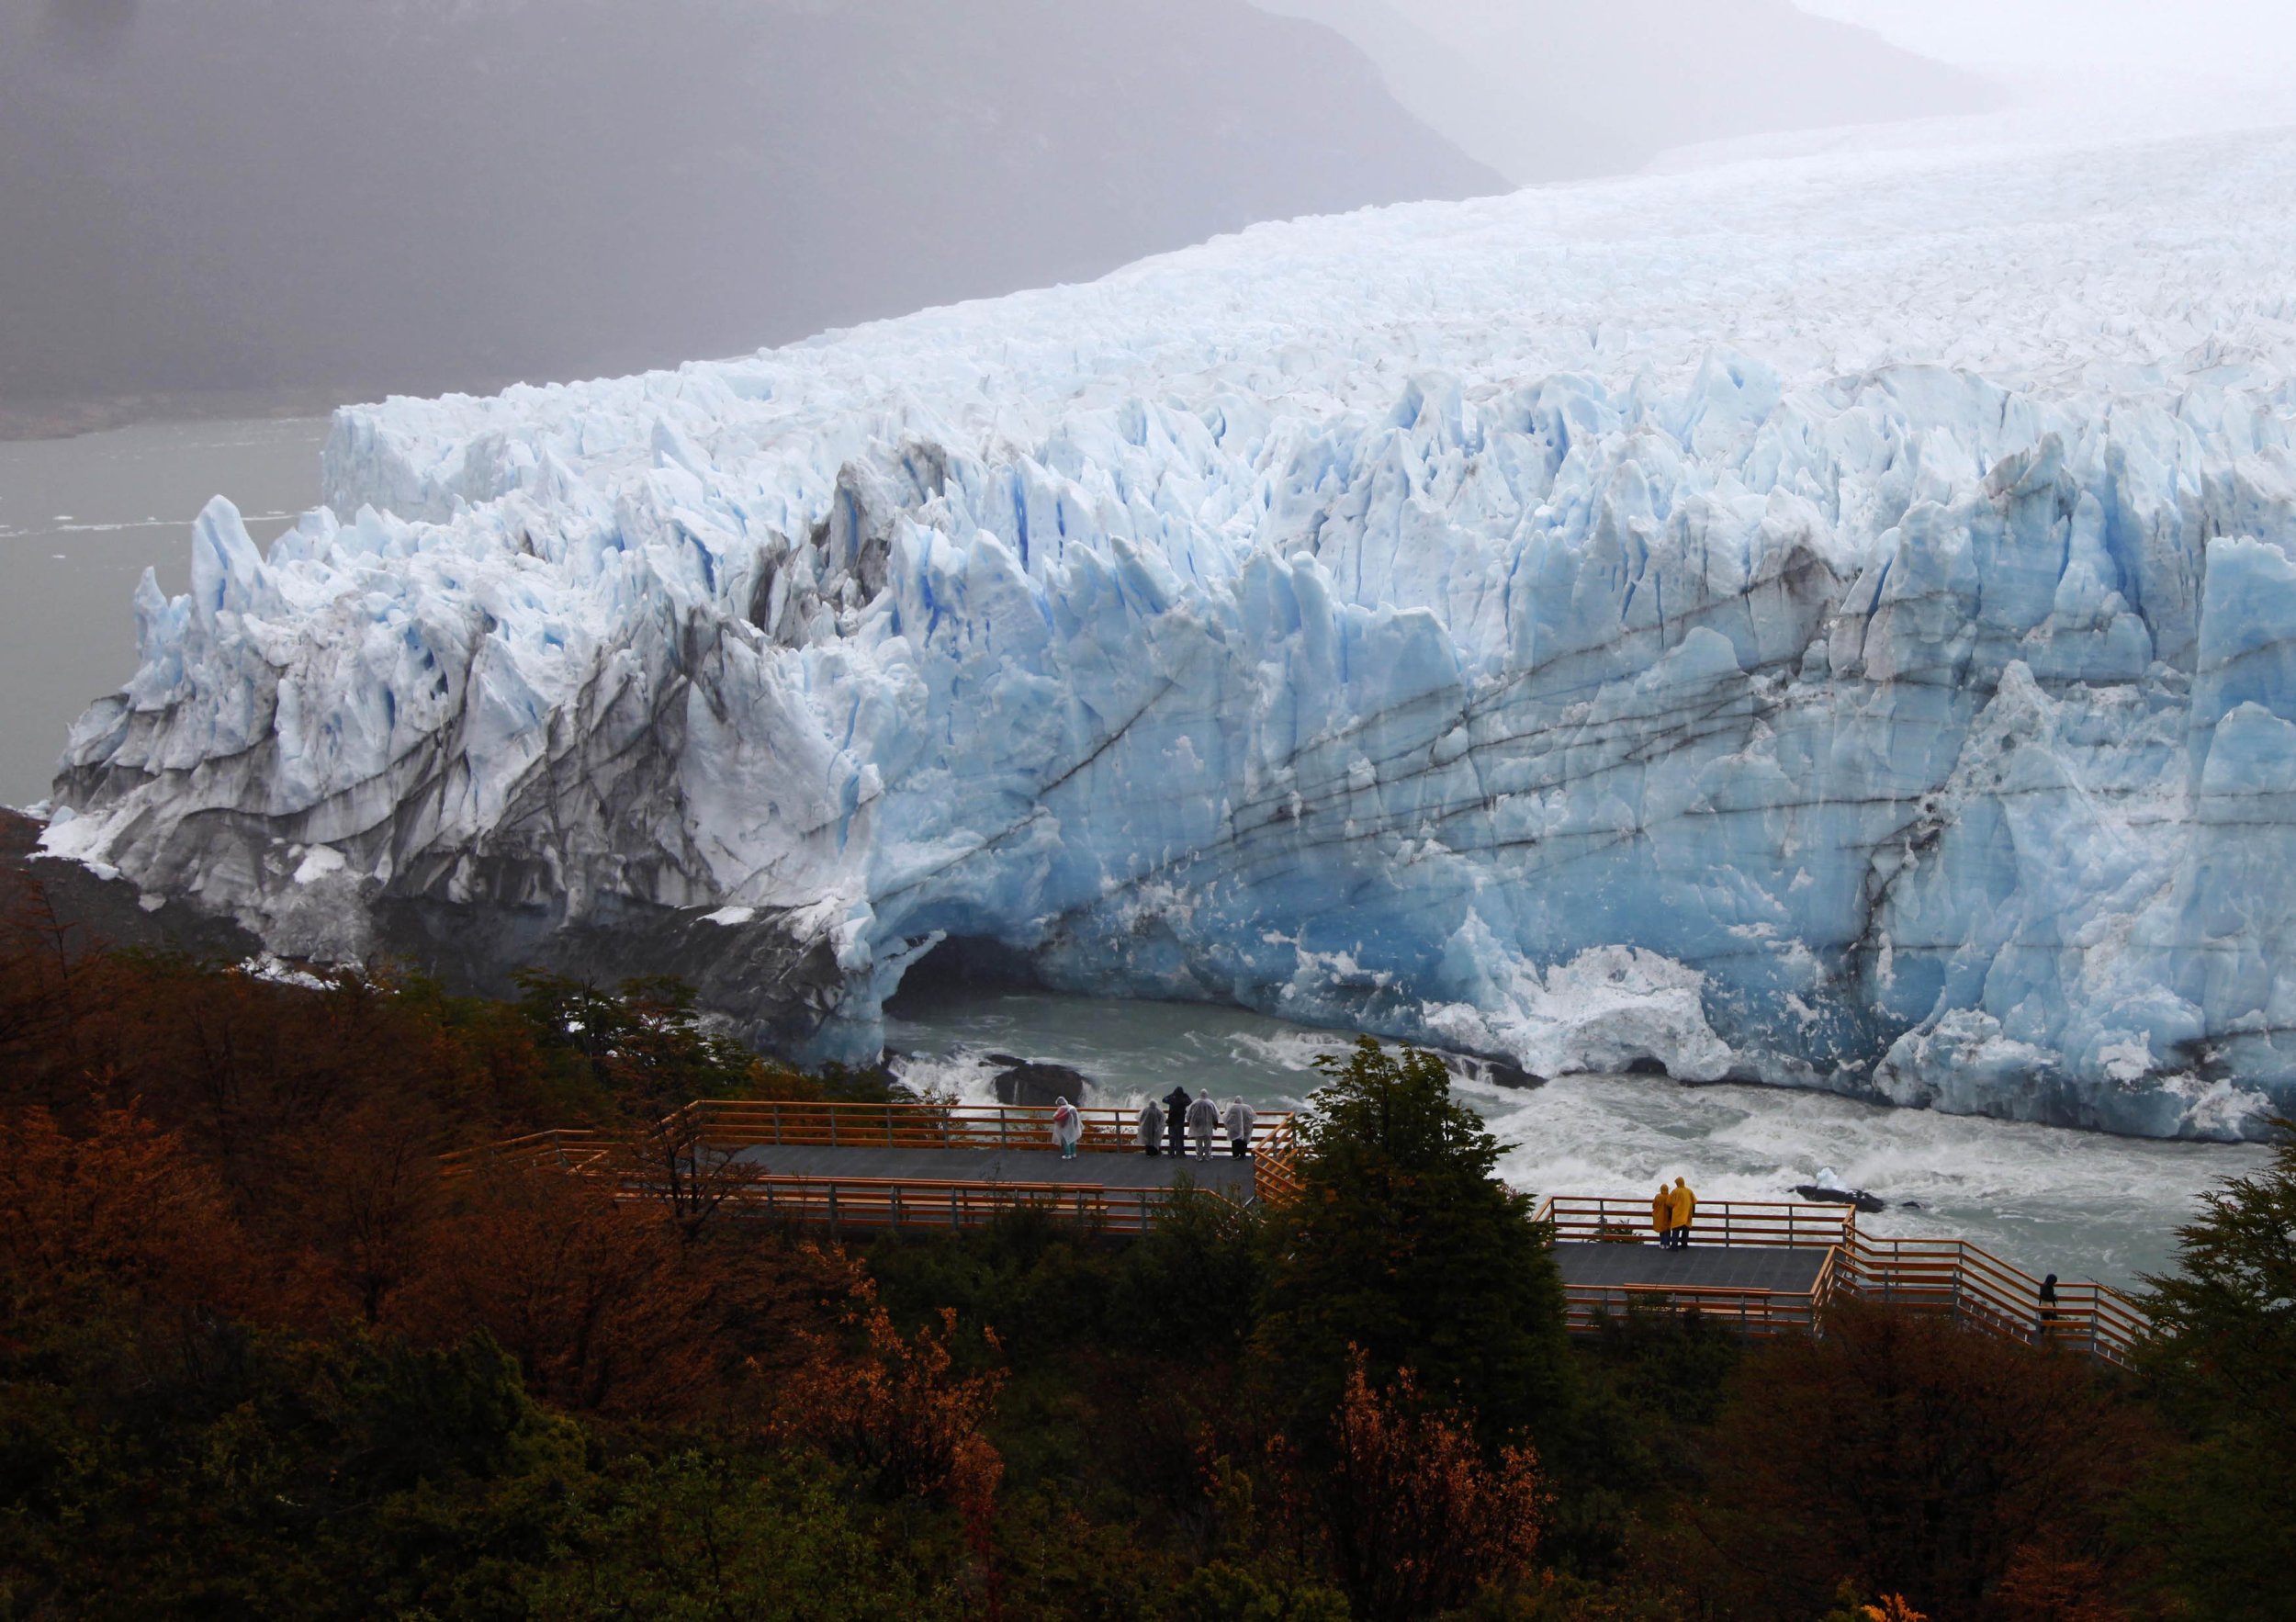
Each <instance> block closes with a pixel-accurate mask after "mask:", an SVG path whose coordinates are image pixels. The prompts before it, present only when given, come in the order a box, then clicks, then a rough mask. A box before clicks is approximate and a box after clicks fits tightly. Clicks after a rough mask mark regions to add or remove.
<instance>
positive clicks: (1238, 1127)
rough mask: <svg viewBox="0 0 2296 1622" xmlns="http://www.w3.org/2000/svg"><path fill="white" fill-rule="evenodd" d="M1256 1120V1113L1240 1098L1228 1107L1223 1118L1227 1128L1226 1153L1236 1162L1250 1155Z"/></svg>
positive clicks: (1257, 1115)
mask: <svg viewBox="0 0 2296 1622" xmlns="http://www.w3.org/2000/svg"><path fill="white" fill-rule="evenodd" d="M1258 1120H1259V1113H1258V1111H1256V1110H1255V1109H1253V1108H1252V1106H1251V1105H1249V1104H1247V1103H1245V1102H1244V1099H1243V1098H1241V1097H1238V1098H1235V1099H1234V1100H1232V1102H1231V1103H1230V1104H1229V1105H1228V1113H1227V1115H1226V1116H1225V1117H1224V1118H1223V1121H1224V1123H1225V1124H1226V1126H1227V1128H1228V1153H1229V1154H1231V1155H1234V1156H1235V1157H1236V1158H1237V1159H1238V1160H1242V1159H1244V1158H1245V1157H1246V1156H1248V1155H1250V1154H1251V1153H1252V1126H1253V1123H1254V1122H1255V1121H1258Z"/></svg>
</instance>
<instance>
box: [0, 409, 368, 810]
mask: <svg viewBox="0 0 2296 1622" xmlns="http://www.w3.org/2000/svg"><path fill="white" fill-rule="evenodd" d="M326 442H327V422H326V420H325V419H324V418H317V419H286V420H280V421H259V422H147V423H141V424H139V425H137V426H135V427H131V428H116V429H112V430H110V431H108V432H107V433H103V434H81V435H79V436H78V437H76V438H73V439H25V440H6V441H0V558H5V559H6V563H7V568H8V572H9V574H10V575H11V576H12V577H13V578H14V580H16V584H15V585H14V586H12V587H10V588H9V589H8V590H7V591H5V592H0V804H5V805H29V804H31V803H32V802H34V801H37V800H44V799H46V798H47V797H48V787H49V783H50V782H51V779H52V778H53V776H54V774H55V770H56V759H57V757H58V756H60V755H61V754H62V753H63V746H64V739H65V737H66V736H67V734H69V732H70V731H71V728H72V723H73V720H74V719H76V718H77V717H78V715H79V714H80V712H81V711H82V710H84V709H85V708H86V707H87V705H88V703H89V701H90V700H92V699H96V698H100V697H101V696H103V695H104V694H105V693H116V692H118V690H119V689H120V688H121V687H123V686H125V685H126V684H127V681H128V678H129V677H130V676H132V675H133V674H135V663H136V654H135V649H136V636H135V615H134V613H133V611H132V609H131V608H130V607H129V603H130V602H131V600H132V599H133V597H134V595H135V590H136V581H137V580H139V579H141V577H142V574H143V571H144V570H145V569H156V570H157V571H158V573H159V580H160V587H161V589H162V590H163V591H167V592H169V593H170V594H171V595H172V594H174V593H175V592H178V591H186V590H187V589H189V587H190V584H191V524H192V520H194V519H195V518H197V517H198V516H199V510H200V509H201V508H202V507H204V506H206V505H207V504H208V500H209V499H210V498H212V497H214V496H218V495H226V496H229V497H231V500H232V501H234V502H235V503H237V504H238V507H239V510H240V512H241V513H242V514H244V515H245V517H246V519H247V528H248V532H249V533H250V534H252V535H253V536H254V537H255V539H256V541H257V542H259V543H261V544H262V545H264V546H269V545H270V544H271V541H272V539H273V538H274V537H275V536H276V535H278V534H279V533H280V532H281V531H283V530H285V529H287V527H288V526H289V525H291V524H293V523H294V522H295V520H296V518H297V517H298V515H299V514H301V513H303V512H305V511H306V510H308V509H310V508H311V507H315V506H317V505H318V504H319V486H320V480H319V453H320V450H321V447H322V446H323V445H325V444H326Z"/></svg>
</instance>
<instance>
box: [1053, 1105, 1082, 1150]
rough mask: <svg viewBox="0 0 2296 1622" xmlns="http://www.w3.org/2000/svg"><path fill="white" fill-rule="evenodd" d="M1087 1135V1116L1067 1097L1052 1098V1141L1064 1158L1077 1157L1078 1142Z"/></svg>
mask: <svg viewBox="0 0 2296 1622" xmlns="http://www.w3.org/2000/svg"><path fill="white" fill-rule="evenodd" d="M1084 1135H1085V1118H1084V1116H1083V1115H1082V1113H1080V1112H1079V1111H1078V1110H1077V1109H1076V1106H1075V1105H1074V1104H1072V1103H1070V1102H1069V1101H1068V1100H1067V1099H1066V1098H1055V1099H1053V1100H1052V1142H1053V1143H1055V1144H1057V1145H1058V1146H1059V1148H1060V1152H1061V1158H1062V1159H1063V1160H1074V1159H1075V1158H1076V1144H1077V1143H1078V1142H1079V1141H1080V1140H1082V1138H1083V1137H1084Z"/></svg>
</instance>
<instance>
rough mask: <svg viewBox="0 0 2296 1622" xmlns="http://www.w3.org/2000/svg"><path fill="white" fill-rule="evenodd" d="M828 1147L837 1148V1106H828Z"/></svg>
mask: <svg viewBox="0 0 2296 1622" xmlns="http://www.w3.org/2000/svg"><path fill="white" fill-rule="evenodd" d="M829 1147H830V1148H832V1149H834V1148H836V1147H837V1106H836V1105H835V1104H832V1105H830V1106H829Z"/></svg>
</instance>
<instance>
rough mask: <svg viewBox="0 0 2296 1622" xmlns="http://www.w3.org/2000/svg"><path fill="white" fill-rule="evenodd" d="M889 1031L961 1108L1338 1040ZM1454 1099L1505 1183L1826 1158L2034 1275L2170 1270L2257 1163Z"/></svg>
mask: <svg viewBox="0 0 2296 1622" xmlns="http://www.w3.org/2000/svg"><path fill="white" fill-rule="evenodd" d="M886 1040H887V1042H888V1044H889V1045H890V1046H892V1047H893V1048H895V1049H897V1050H899V1051H900V1052H901V1053H903V1054H904V1055H905V1056H904V1058H903V1059H902V1060H901V1062H900V1065H899V1067H900V1069H901V1070H902V1073H903V1075H904V1076H905V1077H906V1078H907V1079H908V1080H910V1081H911V1082H912V1083H913V1084H915V1085H918V1086H925V1087H939V1088H941V1089H943V1090H946V1091H950V1092H953V1093H956V1094H957V1095H958V1096H960V1097H962V1098H970V1099H975V1100H986V1099H988V1098H991V1097H992V1096H993V1093H992V1086H991V1083H992V1079H993V1077H994V1076H995V1074H996V1067H995V1066H994V1065H991V1064H986V1063H985V1055H986V1054H988V1053H1012V1054H1015V1055H1018V1056H1019V1057H1021V1058H1027V1059H1040V1060H1049V1061H1052V1062H1053V1063H1057V1064H1069V1065H1073V1066H1074V1067H1075V1068H1076V1069H1078V1070H1081V1071H1083V1072H1084V1073H1085V1074H1086V1076H1091V1077H1092V1078H1093V1079H1094V1080H1095V1082H1096V1083H1097V1084H1098V1087H1099V1091H1098V1092H1097V1094H1096V1095H1095V1097H1096V1100H1097V1101H1098V1102H1103V1103H1117V1102H1127V1101H1129V1102H1137V1101H1139V1100H1140V1099H1142V1098H1150V1097H1156V1096H1161V1095H1162V1094H1164V1093H1165V1092H1168V1091H1169V1090H1170V1089H1171V1087H1173V1085H1174V1084H1175V1083H1179V1084H1180V1085H1183V1086H1186V1087H1188V1088H1190V1090H1194V1089H1196V1088H1198V1087H1211V1088H1212V1089H1213V1090H1214V1091H1216V1092H1218V1093H1219V1094H1221V1096H1223V1097H1224V1096H1226V1095H1227V1094H1228V1093H1230V1092H1231V1091H1233V1092H1240V1093H1242V1094H1243V1095H1244V1097H1245V1098H1248V1099H1250V1100H1251V1101H1252V1102H1253V1103H1255V1104H1256V1105H1259V1106H1262V1107H1265V1108H1277V1109H1283V1108H1297V1107H1298V1106H1299V1105H1300V1103H1301V1101H1303V1100H1304V1099H1305V1098H1306V1097H1307V1095H1308V1094H1309V1093H1311V1092H1312V1091H1313V1090H1314V1088H1315V1087H1317V1086H1318V1085H1319V1083H1320V1079H1321V1078H1320V1077H1319V1076H1318V1075H1317V1073H1316V1071H1315V1070H1314V1068H1313V1061H1314V1058H1315V1055H1316V1054H1318V1053H1344V1052H1345V1049H1346V1046H1347V1043H1348V1042H1349V1041H1350V1038H1348V1037H1347V1036H1345V1034H1343V1033H1338V1032H1333V1031H1311V1030H1308V1029H1306V1028H1304V1027H1301V1026H1298V1025H1292V1024H1289V1023H1287V1022H1285V1021H1283V1020H1281V1019H1266V1018H1263V1017H1262V1016H1260V1015H1257V1014H1247V1013H1244V1012H1241V1011H1239V1010H1237V1009H1234V1008H1206V1007H1199V1006H1195V1005H1189V1004H1175V1003H1134V1002H1109V1001H1101V1000H1098V999H1095V998H1090V997H1055V996H1051V995H1047V994H1041V993H1007V992H997V991H974V992H964V993H941V994H937V995H935V996H934V997H932V998H930V999H929V1000H927V999H919V998H905V999H896V1001H895V1005H894V1007H893V1008H892V1009H891V1010H889V1018H888V1019H887V1038H886ZM1459 1092H1460V1096H1461V1097H1462V1098H1466V1099H1468V1100H1469V1102H1471V1103H1472V1104H1473V1105H1474V1106H1475V1107H1476V1108H1477V1109H1480V1110H1481V1111H1482V1113H1483V1115H1484V1117H1485V1118H1486V1119H1487V1120H1488V1121H1490V1122H1491V1127H1492V1129H1493V1130H1494V1131H1495V1132H1497V1133H1498V1134H1499V1136H1500V1137H1501V1139H1502V1140H1503V1141H1504V1142H1505V1143H1507V1145H1508V1149H1507V1153H1506V1155H1505V1158H1504V1159H1503V1162H1502V1163H1501V1169H1502V1171H1503V1175H1504V1176H1505V1177H1507V1178H1508V1180H1509V1181H1511V1182H1513V1183H1514V1185H1515V1186H1516V1187H1517V1188H1525V1189H1528V1190H1531V1191H1533V1192H1535V1193H1536V1194H1539V1195H1542V1196H1543V1195H1547V1194H1556V1193H1566V1194H1624V1195H1636V1194H1647V1193H1649V1191H1651V1190H1652V1189H1654V1188H1656V1187H1657V1186H1658V1182H1659V1180H1660V1177H1665V1178H1667V1179H1669V1180H1671V1179H1672V1178H1673V1177H1687V1178H1689V1180H1690V1183H1691V1186H1692V1187H1693V1188H1695V1189H1696V1190H1697V1191H1698V1193H1699V1196H1700V1197H1701V1198H1702V1199H1705V1200H1791V1199H1792V1198H1794V1196H1793V1194H1792V1192H1791V1190H1792V1188H1793V1187H1794V1185H1795V1184H1796V1183H1805V1182H1809V1181H1811V1180H1813V1179H1814V1178H1815V1177H1817V1176H1818V1173H1819V1172H1820V1171H1821V1170H1826V1169H1831V1170H1834V1171H1836V1172H1838V1173H1839V1174H1840V1177H1841V1178H1842V1179H1843V1180H1844V1181H1845V1182H1847V1183H1849V1184H1851V1186H1853V1187H1858V1188H1869V1189H1871V1190H1873V1191H1874V1193H1876V1194H1879V1195H1881V1196H1882V1197H1883V1198H1884V1199H1885V1200H1889V1201H1890V1204H1891V1209H1890V1211H1888V1212H1887V1213H1886V1214H1885V1215H1882V1216H1871V1217H1863V1218H1861V1219H1860V1222H1861V1225H1862V1226H1863V1228H1864V1229H1865V1230H1866V1231H1868V1232H1872V1233H1896V1234H1903V1235H1906V1236H1908V1237H1933V1236H1934V1237H1948V1238H1953V1237H1957V1238H1964V1239H1968V1240H1971V1241H1973V1242H1975V1243H1976V1244H1979V1245H1984V1246H1986V1248H1987V1249H1989V1250H1991V1251H1993V1252H1995V1253H1996V1254H1997V1255H1999V1256H2002V1257H2004V1258H2005V1259H2007V1260H2009V1261H2012V1262H2015V1263H2017V1264H2019V1265H2020V1266H2022V1267H2026V1268H2028V1269H2029V1270H2032V1271H2034V1272H2043V1271H2047V1272H2055V1273H2058V1274H2060V1275H2062V1276H2064V1277H2065V1278H2068V1279H2071V1278H2098V1279H2100V1280H2102V1281H2103V1282H2105V1283H2108V1284H2115V1285H2120V1286H2123V1287H2126V1286H2129V1285H2133V1284H2134V1283H2135V1282H2136V1280H2137V1278H2138V1277H2139V1276H2140V1275H2142V1274H2144V1273H2151V1272H2159V1271H2162V1270H2164V1269H2166V1268H2167V1267H2169V1266H2170V1265H2171V1264H2172V1262H2173V1259H2174V1256H2175V1254H2176V1229H2177V1227H2178V1224H2179V1223H2181V1222H2185V1221H2186V1220H2187V1219H2188V1218H2189V1214H2190V1212H2191V1211H2192V1208H2193V1204H2194V1201H2195V1200H2196V1199H2197V1198H2198V1197H2199V1196H2200V1194H2201V1193H2202V1192H2203V1191H2204V1190H2205V1189H2207V1188H2209V1187H2210V1186H2211V1185H2212V1184H2214V1183H2216V1182H2218V1181H2220V1180H2221V1179H2223V1178H2224V1177H2232V1176H2236V1175H2239V1174H2241V1173H2244V1172H2248V1171H2253V1170H2255V1169H2256V1168H2257V1167H2259V1166H2262V1165H2263V1164H2264V1162H2265V1160H2266V1159H2267V1157H2268V1151H2266V1150H2263V1149H2260V1148H2257V1147H2254V1146H2251V1145H2239V1146H2229V1147H2228V1146H2224V1145H2218V1144H2196V1143H2153V1142H2148V1141H2144V1140H2141V1139H2133V1138H2110V1137H2104V1136H2100V1135H2099V1134H2096V1133H2092V1132H2065V1131H2060V1130H2058V1129H2056V1128H2053V1127H2038V1126H2020V1125H2013V1124H2007V1123H2004V1122H2000V1121H1978V1120H1972V1119H1969V1118H1967V1117H1962V1116H1951V1115H1936V1114H1931V1113H1929V1112H1927V1111H1923V1110H1909V1109H1883V1108H1879V1107H1876V1106H1873V1105H1866V1104H1856V1103H1851V1102H1850V1101H1848V1100H1846V1099H1841V1098H1829V1097H1826V1096H1823V1095H1820V1094H1815V1093H1806V1092H1798V1091H1792V1090H1788V1089H1784V1088H1772V1087H1686V1086H1683V1085H1682V1084H1681V1083H1678V1082H1673V1081H1669V1080H1667V1079H1666V1078H1664V1077H1663V1076H1567V1077H1564V1078H1563V1079H1561V1080H1558V1081H1553V1082H1549V1083H1548V1084H1547V1085H1546V1086H1544V1087H1537V1088H1535V1089H1532V1090H1529V1091H1509V1090H1506V1089H1503V1088H1500V1087H1490V1086H1484V1085H1479V1084H1475V1083H1462V1084H1461V1085H1460V1087H1459ZM1908 1201H1910V1202H1913V1203H1914V1205H1915V1206H1918V1209H1913V1208H1909V1207H1908V1204H1907V1203H1906V1202H1908Z"/></svg>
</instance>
